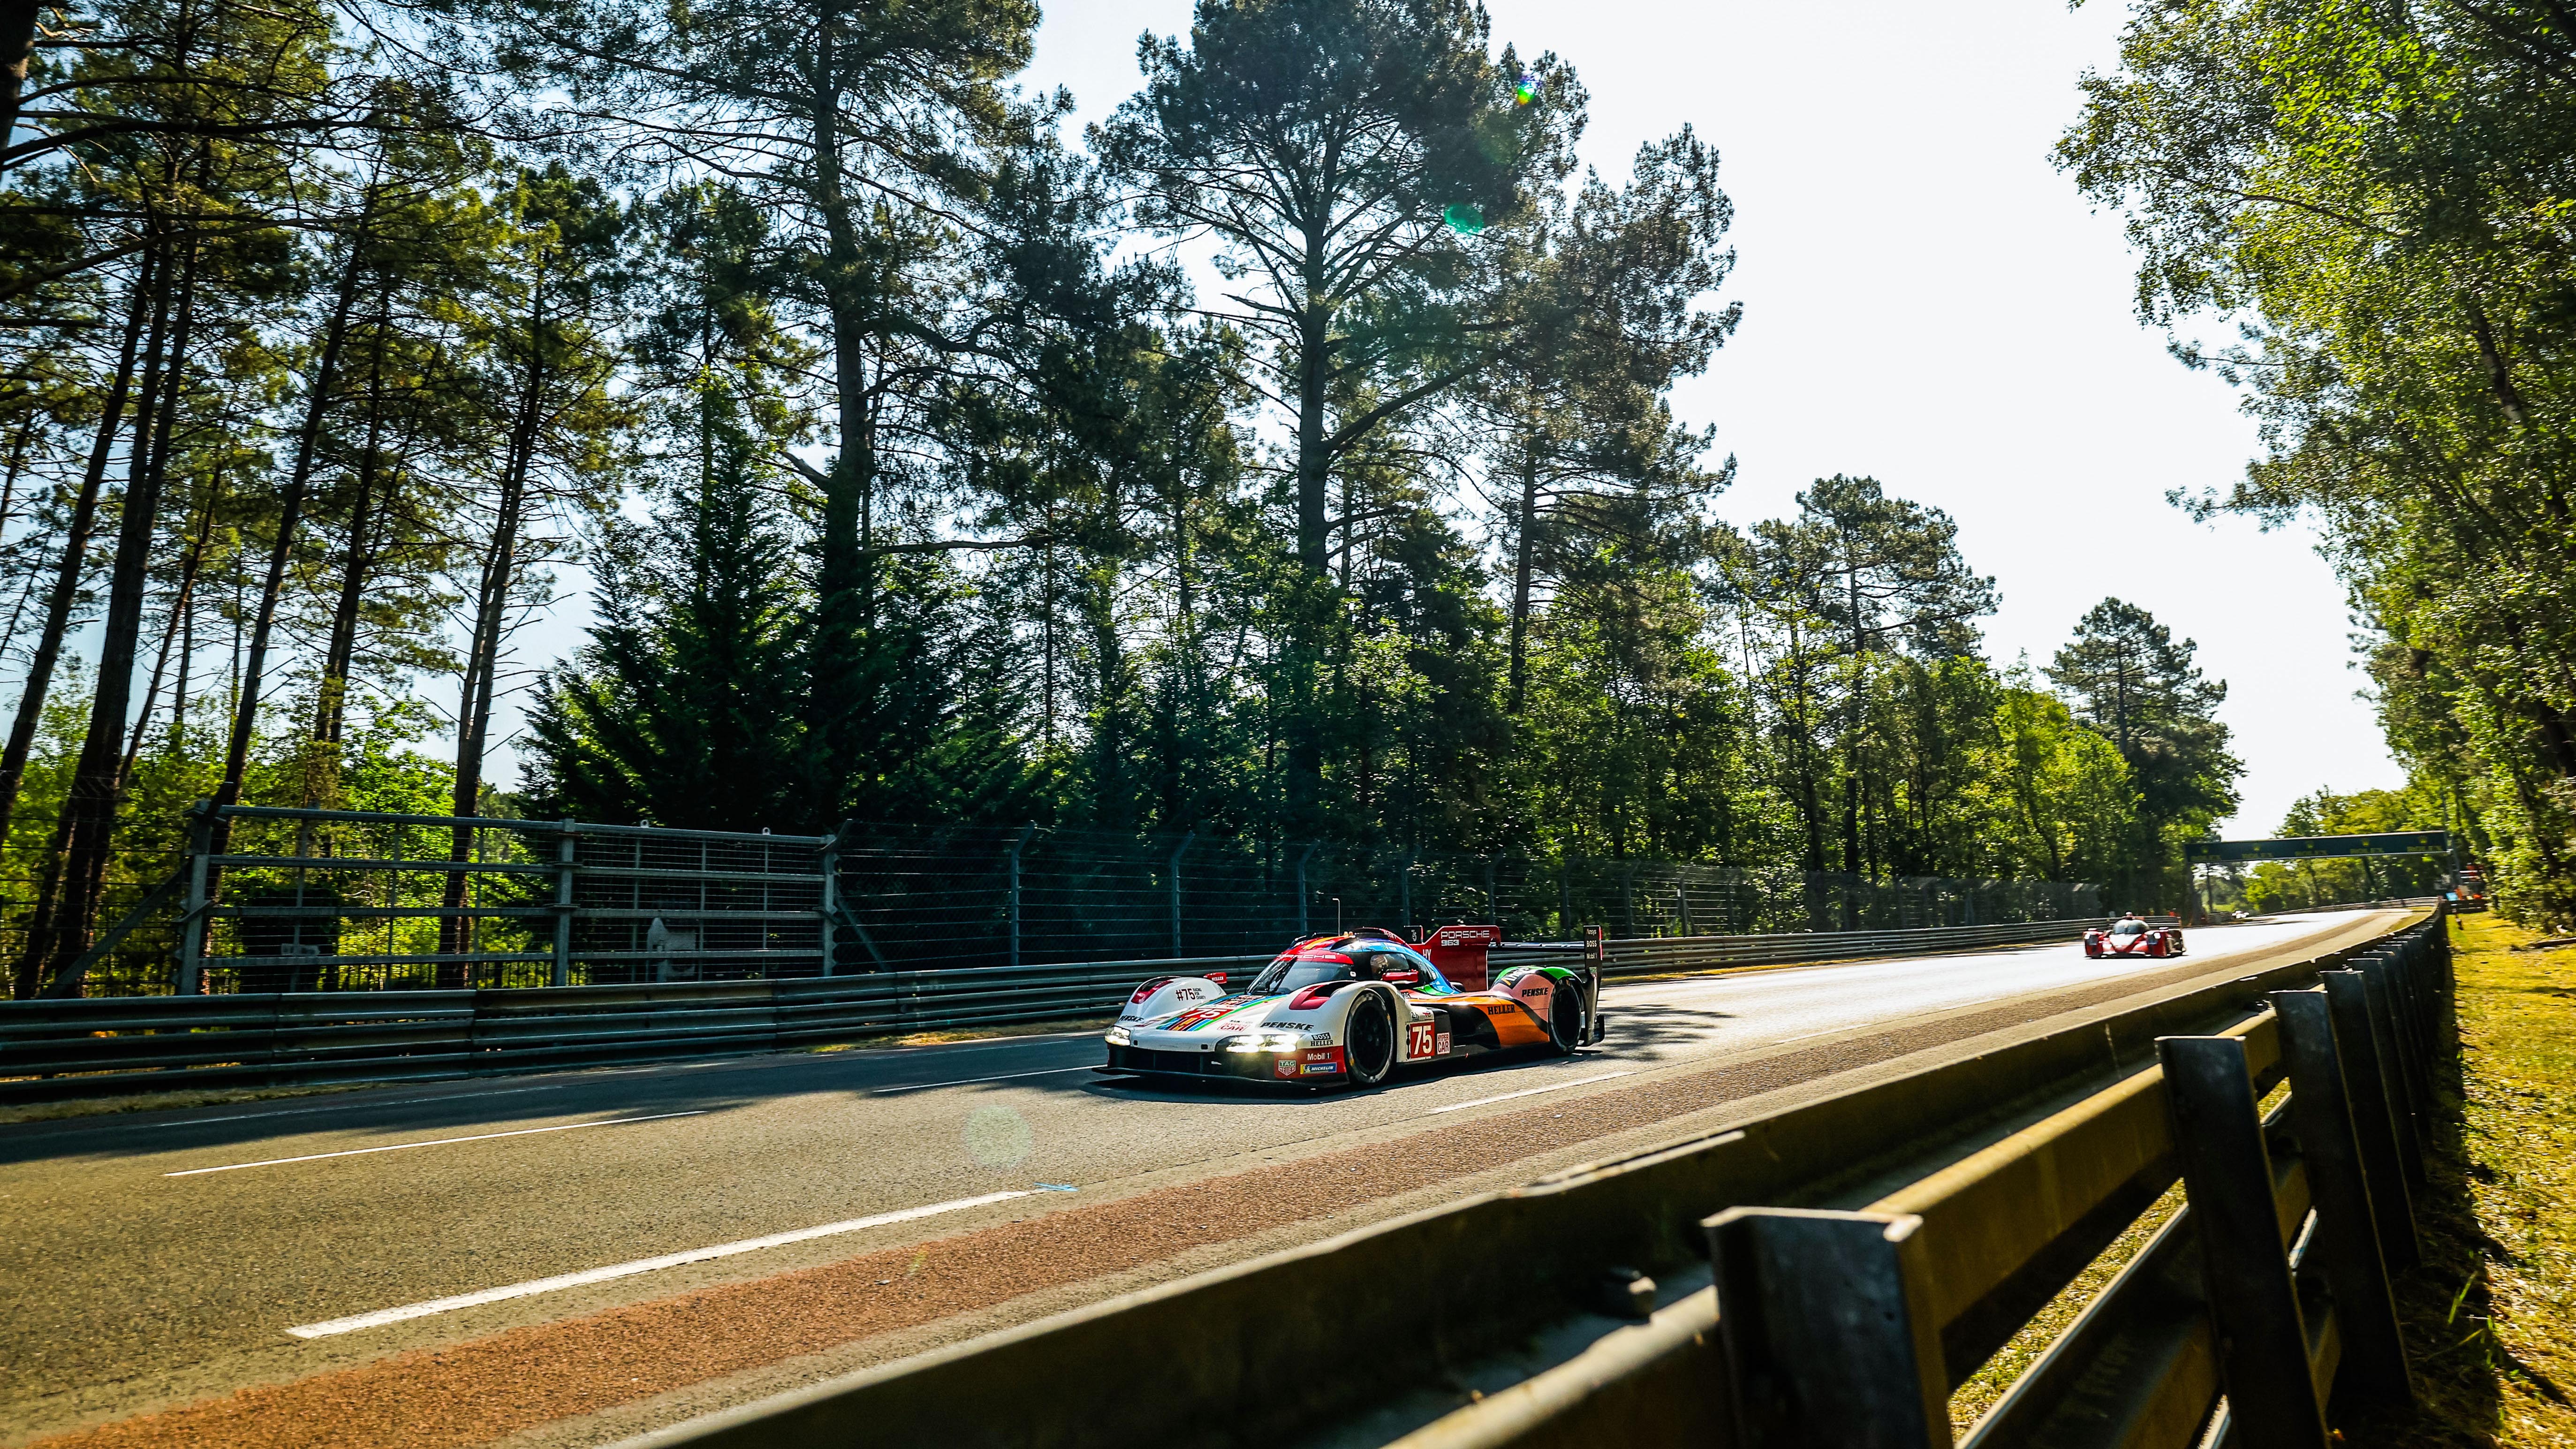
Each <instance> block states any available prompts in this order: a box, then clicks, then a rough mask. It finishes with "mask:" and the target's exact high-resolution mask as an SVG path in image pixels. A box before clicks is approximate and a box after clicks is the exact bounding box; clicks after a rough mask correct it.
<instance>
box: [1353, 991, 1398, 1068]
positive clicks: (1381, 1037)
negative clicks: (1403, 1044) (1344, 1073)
mask: <svg viewBox="0 0 2576 1449" xmlns="http://www.w3.org/2000/svg"><path fill="white" fill-rule="evenodd" d="M1342 1033H1343V1045H1344V1047H1345V1050H1344V1052H1343V1056H1344V1058H1345V1059H1346V1060H1348V1061H1349V1062H1350V1064H1351V1076H1350V1082H1351V1085H1352V1086H1354V1087H1374V1086H1376V1085H1377V1084H1378V1083H1380V1082H1383V1081H1385V1080H1386V1074H1387V1073H1388V1072H1391V1071H1393V1070H1395V1017H1394V1015H1393V1014H1392V1013H1390V1012H1389V1011H1388V1010H1387V1009H1386V999H1385V998H1384V997H1383V996H1381V995H1379V994H1378V993H1377V992H1374V991H1371V992H1367V993H1365V994H1363V995H1362V996H1361V997H1360V999H1359V1000H1358V1001H1356V1002H1354V1003H1352V1005H1351V1014H1350V1018H1349V1019H1348V1020H1346V1021H1345V1022H1343V1023H1342Z"/></svg>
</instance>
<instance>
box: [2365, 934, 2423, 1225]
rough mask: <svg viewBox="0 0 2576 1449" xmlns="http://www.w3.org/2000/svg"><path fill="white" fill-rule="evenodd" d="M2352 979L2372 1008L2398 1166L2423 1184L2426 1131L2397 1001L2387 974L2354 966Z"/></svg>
mask: <svg viewBox="0 0 2576 1449" xmlns="http://www.w3.org/2000/svg"><path fill="white" fill-rule="evenodd" d="M2351 974H2352V975H2354V976H2357V977H2359V978H2360V980H2361V996H2362V1000H2364V1001H2365V1002H2367V1003H2368V1004H2369V1010H2368V1012H2367V1015H2368V1017H2369V1020H2370V1036H2371V1043H2372V1045H2373V1046H2375V1047H2376V1048H2377V1049H2378V1052H2379V1081H2380V1088H2381V1090H2382V1091H2383V1092H2385V1093H2386V1094H2387V1097H2388V1117H2389V1120H2390V1121H2391V1122H2393V1123H2395V1124H2396V1128H2397V1162H2398V1165H2399V1166H2400V1167H2402V1168H2403V1169H2404V1170H2405V1173H2406V1180H2407V1181H2408V1182H2409V1183H2417V1182H2422V1181H2424V1180H2425V1179H2424V1139H2423V1135H2422V1132H2423V1129H2422V1127H2421V1126H2420V1125H2419V1123H2418V1119H2417V1116H2416V1107H2415V1089H2414V1082H2413V1071H2412V1064H2411V1063H2409V1062H2408V1061H2407V1060H2406V1041H2405V1038H2404V1037H2402V1036H2401V1035H2399V1034H2398V1028H2397V1020H2396V1017H2397V1009H2398V1008H2397V999H2396V997H2395V996H2394V995H2393V994H2392V993H2391V991H2390V989H2389V980H2388V974H2387V972H2385V971H2376V972H2375V971H2371V970H2368V969H2367V968H2366V967H2365V966H2364V965H2363V963H2360V962H2355V963H2354V969H2353V970H2352V972H2351Z"/></svg>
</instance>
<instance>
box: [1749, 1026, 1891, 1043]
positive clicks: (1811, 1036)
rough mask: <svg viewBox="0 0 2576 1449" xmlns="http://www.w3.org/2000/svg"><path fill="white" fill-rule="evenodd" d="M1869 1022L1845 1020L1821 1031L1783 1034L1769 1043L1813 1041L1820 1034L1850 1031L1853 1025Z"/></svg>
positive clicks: (1828, 1034) (1827, 1034) (1830, 1034)
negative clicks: (1797, 1034) (1793, 1034)
mask: <svg viewBox="0 0 2576 1449" xmlns="http://www.w3.org/2000/svg"><path fill="white" fill-rule="evenodd" d="M1869 1024H1870V1023H1868V1022H1865V1021H1862V1022H1846V1023H1844V1024H1843V1025H1841V1026H1829V1027H1826V1028H1825V1029H1824V1030H1823V1031H1811V1032H1808V1033H1807V1034H1806V1035H1805V1036H1784V1037H1782V1038H1780V1039H1779V1040H1778V1041H1775V1042H1773V1043H1771V1045H1773V1046H1787V1045H1788V1044H1789V1043H1791V1042H1793V1041H1813V1040H1815V1039H1816V1038H1817V1037H1820V1036H1832V1035H1833V1034H1834V1033H1835V1032H1838V1031H1850V1030H1851V1029H1852V1028H1853V1027H1855V1026H1867V1025H1869Z"/></svg>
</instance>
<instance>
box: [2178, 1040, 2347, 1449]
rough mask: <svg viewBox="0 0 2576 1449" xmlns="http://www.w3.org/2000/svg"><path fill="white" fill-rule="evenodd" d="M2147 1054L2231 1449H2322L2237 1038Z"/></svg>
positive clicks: (2304, 1337)
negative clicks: (2195, 1258) (2213, 1337)
mask: <svg viewBox="0 0 2576 1449" xmlns="http://www.w3.org/2000/svg"><path fill="white" fill-rule="evenodd" d="M2156 1059H2157V1060H2158V1061H2159V1062H2160V1063H2161V1064H2162V1065H2163V1067H2164V1077H2165V1102H2166V1105H2167V1106H2168V1107H2169V1108H2170V1110H2171V1111H2172V1113H2173V1131H2174V1154H2175V1156H2177V1157H2178V1158H2180V1159H2181V1162H2182V1181H2183V1193H2184V1195H2185V1198H2186V1200H2187V1201H2188V1202H2189V1204H2190V1206H2191V1221H2192V1223H2193V1225H2194V1227H2195V1228H2196V1230H2197V1231H2198V1233H2199V1236H2200V1257H2201V1267H2202V1270H2203V1272H2204V1273H2205V1275H2206V1277H2207V1281H2208V1285H2209V1289H2208V1291H2209V1313H2210V1318H2211V1321H2212V1325H2213V1327H2214V1329H2215V1331H2216V1334H2217V1338H2218V1344H2219V1354H2218V1358H2219V1373H2220V1375H2221V1377H2222V1378H2223V1380H2224V1381H2225V1383H2226V1386H2227V1409H2228V1417H2229V1420H2230V1422H2231V1423H2233V1424H2234V1426H2235V1439H2236V1442H2237V1443H2239V1444H2248V1445H2251V1444H2261V1445H2264V1446H2266V1449H2275V1446H2277V1449H2326V1444H2327V1438H2326V1416H2325V1406H2324V1405H2323V1404H2322V1403H2321V1402H2319V1400H2318V1397H2317V1385H2316V1377H2315V1373H2314V1371H2313V1369H2312V1368H2311V1366H2310V1364H2309V1361H2308V1332H2307V1324H2306V1319H2305V1318H2304V1317H2302V1316H2301V1314H2300V1312H2299V1289H2298V1284H2297V1283H2295V1282H2293V1281H2292V1280H2291V1277H2290V1254H2289V1250H2288V1249H2287V1248H2286V1247H2285V1246H2284V1245H2283V1244H2282V1242H2281V1216H2280V1210H2279V1208H2278V1207H2277V1205H2276V1204H2275V1201H2274V1198H2273V1195H2272V1159H2271V1155H2270V1153H2268V1152H2267V1151H2265V1150H2264V1146H2263V1122H2262V1119H2261V1118H2260V1117H2259V1116H2258V1115H2257V1114H2256V1111H2255V1105H2254V1083H2253V1080H2252V1078H2251V1076H2250V1075H2249V1074H2248V1073H2247V1070H2246V1065H2245V1043H2243V1042H2242V1041H2239V1040H2237V1039H2236V1038H2235V1037H2229V1036H2167V1037H2158V1038H2157V1039H2156Z"/></svg>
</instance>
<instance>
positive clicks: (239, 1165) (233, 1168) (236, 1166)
mask: <svg viewBox="0 0 2576 1449" xmlns="http://www.w3.org/2000/svg"><path fill="white" fill-rule="evenodd" d="M706 1114H707V1109H706V1108H703V1107H701V1108H698V1109H697V1110H695V1111H691V1112H656V1113H654V1114H653V1115H652V1116H650V1117H610V1118H608V1119H606V1120H605V1121H600V1122H566V1123H564V1124H563V1125H562V1126H560V1127H522V1128H519V1129H518V1130H517V1131H515V1132H478V1133H476V1134H474V1135H473V1136H471V1137H438V1138H433V1139H431V1140H430V1141H427V1142H396V1143H394V1144H393V1145H391V1146H389V1147H352V1148H350V1149H349V1150H348V1151H346V1152H312V1153H307V1154H305V1155H304V1156H302V1157H272V1158H269V1159H268V1160H267V1161H265V1162H227V1163H225V1164H224V1165H223V1166H221V1167H192V1168H189V1169H188V1170H187V1171H185V1172H165V1173H163V1174H161V1175H162V1176H163V1177H203V1176H204V1175H206V1174H207V1173H209V1172H239V1171H241V1170H242V1169H243V1168H245V1167H283V1166H285V1165H286V1164H287V1163H290V1162H320V1161H321V1160H322V1159H323V1158H326V1157H364V1156H366V1155H367V1154H369V1153H371V1152H409V1151H410V1150H411V1149H413V1148H415V1147H451V1146H454V1145H455V1144H457V1143H459V1142H489V1141H491V1140H492V1139H494V1138H496V1137H533V1136H535V1135H536V1134H538V1133H540V1132H578V1131H580V1130H581V1129H582V1128H584V1127H619V1126H623V1125H625V1124H626V1123H629V1122H659V1121H662V1120H663V1119H665V1118H668V1117H703V1116H705V1115H706Z"/></svg>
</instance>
